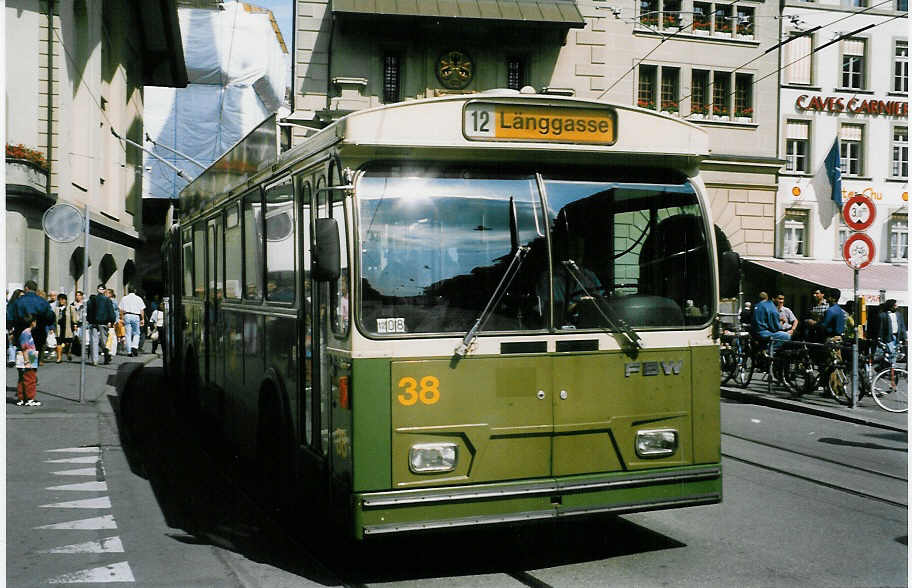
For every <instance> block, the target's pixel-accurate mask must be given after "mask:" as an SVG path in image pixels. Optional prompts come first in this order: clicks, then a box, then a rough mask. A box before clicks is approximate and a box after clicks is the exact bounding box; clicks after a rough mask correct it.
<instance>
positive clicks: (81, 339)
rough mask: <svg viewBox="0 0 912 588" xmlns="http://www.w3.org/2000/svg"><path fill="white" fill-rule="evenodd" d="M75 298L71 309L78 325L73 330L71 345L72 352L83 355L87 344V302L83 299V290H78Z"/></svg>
mask: <svg viewBox="0 0 912 588" xmlns="http://www.w3.org/2000/svg"><path fill="white" fill-rule="evenodd" d="M73 298H74V300H73V302H71V303H70V309H71V311H72V313H73V316H74V317H76V325H75V327H74V329H73V335H74V336H73V341H72V343H70V352H71V353H79V354H81V353H82V348H83V344H84V343H85V326H84V323H85V300H84V299H83V294H82V290H76V292H75V293H74V294H73Z"/></svg>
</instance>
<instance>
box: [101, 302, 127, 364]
mask: <svg viewBox="0 0 912 588" xmlns="http://www.w3.org/2000/svg"><path fill="white" fill-rule="evenodd" d="M105 295H106V296H107V297H108V300H109V301H110V302H111V306H113V307H114V317H115V319H114V346H113V348H111V347H109V348H108V351H109V352H110V353H111V355H117V349H118V347H119V346H120V345H123V344H124V336H125V334H126V328H125V327H124V324H123V321H122V320H120V306H119V305H118V304H117V297H116V295H115V294H114V290H113V289H112V288H108V289H107V290H106V291H105ZM108 341H110V338H109V339H108Z"/></svg>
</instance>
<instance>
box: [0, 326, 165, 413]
mask: <svg viewBox="0 0 912 588" xmlns="http://www.w3.org/2000/svg"><path fill="white" fill-rule="evenodd" d="M145 349H146V351H145V352H143V353H140V354H139V357H129V356H127V355H117V356H114V357H112V361H111V363H109V364H108V365H97V366H94V365H92V364H91V363H86V378H85V390H84V394H83V400H84V402H83V403H80V402H79V380H80V363H79V359H80V358H79V356H75V355H74V356H73V361H70V362H68V361H66V359H65V358H64V360H63V362H62V363H54V360H51V361H50V362H47V363H44V364H43V365H42V366H41V367H40V368H38V394H37V395H36V396H35V399H36V400H39V401H40V402H41V406H37V407H29V406H16V382H17V381H18V377H19V374H18V371H17V370H16V368H14V367H13V368H11V367H8V368H6V414H7V416H14V415H17V414H36V413H56V414H79V413H94V412H97V411H98V410H99V409H100V410H102V411H104V412H110V411H111V406H110V403H109V402H108V398H107V396H108V394H115V395H116V394H117V392H116V389H115V385H116V379H117V370H118V368H119V367H120V366H121V365H123V364H125V363H130V362H139V363H142V364H149V363H152V362H154V361H159V362H160V361H161V357H160V356H156V355H153V354H151V353H149V352H148V350H149V349H151V344H150V343H149V342H146V346H145Z"/></svg>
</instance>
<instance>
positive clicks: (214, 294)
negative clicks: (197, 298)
mask: <svg viewBox="0 0 912 588" xmlns="http://www.w3.org/2000/svg"><path fill="white" fill-rule="evenodd" d="M223 231H224V225H223V217H222V215H221V214H219V215H218V216H216V217H215V218H212V219H210V220H209V223H208V225H207V230H206V233H207V245H208V250H207V258H208V259H207V262H206V270H207V272H206V273H207V275H206V277H207V280H206V283H207V285H208V288H207V290H206V313H205V314H206V316H205V318H204V321H205V329H204V332H205V346H206V351H205V356H206V360H205V361H206V382H207V383H209V384H210V385H212V386H214V387H215V388H216V389H221V388H222V386H223V384H224V375H225V364H224V354H223V353H222V349H221V343H222V334H221V333H222V324H221V323H222V321H221V303H222V297H223V292H222V288H223V283H222V280H223V278H224V275H223V272H224V270H223V262H224V257H225V254H224V242H223V240H222V237H223Z"/></svg>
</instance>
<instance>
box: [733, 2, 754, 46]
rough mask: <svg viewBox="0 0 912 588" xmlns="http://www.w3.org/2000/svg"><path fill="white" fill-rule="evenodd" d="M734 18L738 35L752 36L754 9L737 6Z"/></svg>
mask: <svg viewBox="0 0 912 588" xmlns="http://www.w3.org/2000/svg"><path fill="white" fill-rule="evenodd" d="M737 14H738V18H737V20H736V26H737V32H738V36H739V37H748V38H751V39H753V38H754V9H753V8H749V7H746V6H739V7H738V12H737Z"/></svg>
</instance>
